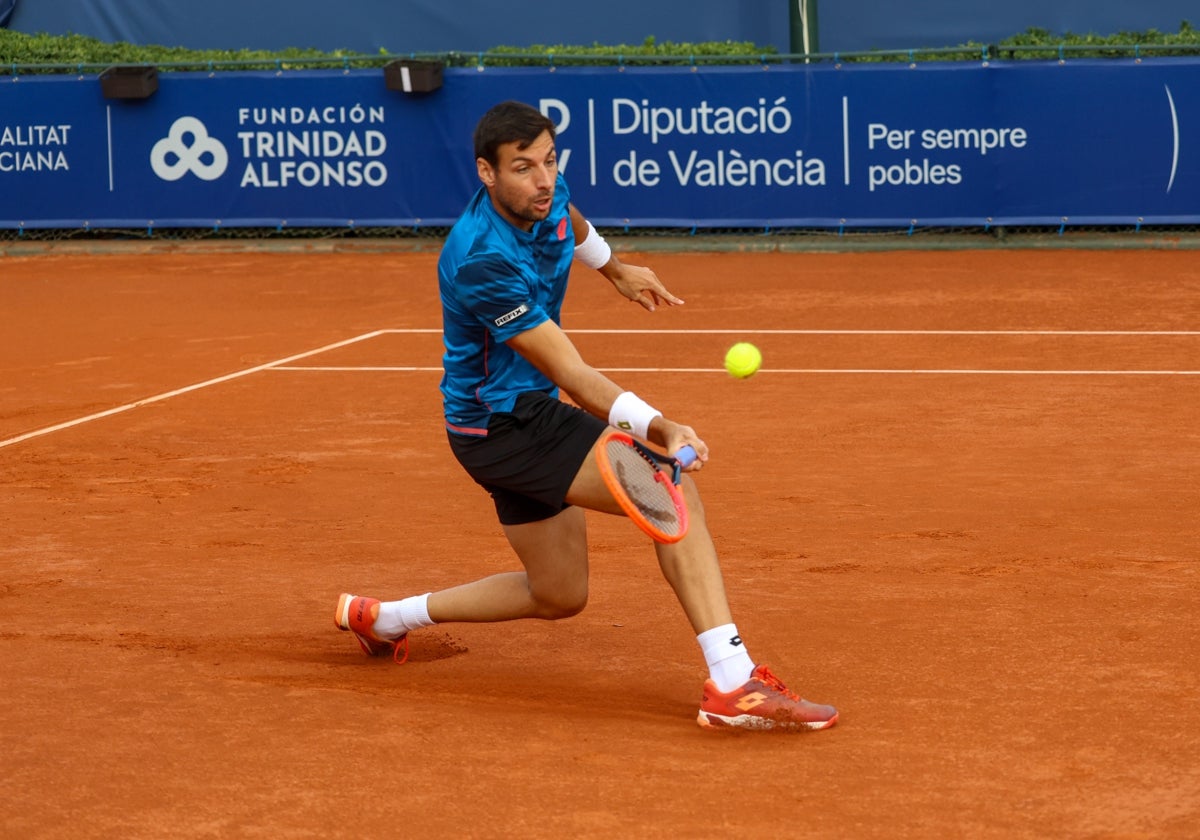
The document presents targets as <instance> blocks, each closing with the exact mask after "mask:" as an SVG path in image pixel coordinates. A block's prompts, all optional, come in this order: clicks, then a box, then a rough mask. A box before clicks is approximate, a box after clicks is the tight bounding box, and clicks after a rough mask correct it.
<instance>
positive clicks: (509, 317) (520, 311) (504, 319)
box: [492, 303, 529, 327]
mask: <svg viewBox="0 0 1200 840" xmlns="http://www.w3.org/2000/svg"><path fill="white" fill-rule="evenodd" d="M528 311H529V306H528V304H524V303H522V304H521V305H520V306H518V307H517V308H516V309H514V310H513V311H512V312H508V313H505V314H504V315H501V316H500V317H499V318H497V319H496V320H494V321H492V323H493V324H495V325H496V326H497V327H503V326H504V325H505V324H507V323H508V322H509V321H515V320H516V319H517V318H520V317H521V316H522V315H524V314H525V313H526V312H528Z"/></svg>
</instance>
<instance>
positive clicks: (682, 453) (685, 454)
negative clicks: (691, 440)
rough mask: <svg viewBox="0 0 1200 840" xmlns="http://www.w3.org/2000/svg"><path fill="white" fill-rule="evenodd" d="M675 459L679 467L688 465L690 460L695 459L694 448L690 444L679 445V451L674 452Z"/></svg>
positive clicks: (690, 462) (690, 463)
mask: <svg viewBox="0 0 1200 840" xmlns="http://www.w3.org/2000/svg"><path fill="white" fill-rule="evenodd" d="M675 460H676V461H678V462H679V466H681V467H690V466H691V465H692V462H693V461H695V460H696V450H695V449H694V448H693V447H692V445H691V444H688V445H686V446H681V447H680V448H679V451H678V452H676V453H675Z"/></svg>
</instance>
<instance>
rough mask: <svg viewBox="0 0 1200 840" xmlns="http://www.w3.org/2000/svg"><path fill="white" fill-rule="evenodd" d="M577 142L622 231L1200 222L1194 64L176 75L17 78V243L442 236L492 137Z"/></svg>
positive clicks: (1, 98)
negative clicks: (177, 231) (41, 239)
mask: <svg viewBox="0 0 1200 840" xmlns="http://www.w3.org/2000/svg"><path fill="white" fill-rule="evenodd" d="M503 99H521V100H524V101H526V102H530V103H531V104H534V105H536V106H538V107H540V108H541V109H542V110H543V112H544V113H546V114H547V115H549V116H550V117H551V118H552V119H553V120H554V121H555V123H556V124H557V125H558V127H559V144H558V145H559V154H560V161H561V165H562V167H563V170H564V172H565V174H566V176H567V179H568V181H569V183H570V185H571V189H572V195H573V197H574V200H575V202H576V204H578V205H579V206H580V208H581V209H582V210H583V211H584V212H585V214H587V215H588V216H589V217H590V218H591V219H592V220H593V222H594V223H596V224H597V225H603V226H630V227H643V226H669V227H680V226H685V227H764V228H781V227H842V226H845V227H863V226H897V225H902V226H911V225H916V226H984V225H1011V224H1054V225H1060V224H1067V225H1087V224H1128V225H1134V224H1172V223H1195V222H1196V221H1197V220H1200V155H1197V154H1196V153H1195V148H1196V142H1195V140H1194V139H1193V137H1194V134H1193V132H1194V131H1195V130H1196V128H1195V126H1196V118H1197V115H1198V114H1200V61H1197V60H1192V59H1167V58H1163V59H1156V60H1153V61H1135V60H1129V61H1100V60H1097V61H1082V60H1081V61H1070V62H1066V63H1059V62H996V63H992V65H991V66H986V65H980V64H974V65H967V64H963V63H929V64H918V65H913V66H909V65H890V64H874V65H856V66H848V65H847V66H835V65H829V64H822V65H811V66H806V65H767V66H754V67H719V68H718V67H713V68H699V67H696V68H692V67H679V68H631V67H625V68H617V67H603V68H520V69H516V68H513V69H499V68H487V69H482V70H477V69H474V68H452V69H447V70H446V72H445V81H444V85H443V87H442V88H441V89H439V90H437V91H434V92H432V93H426V94H417V95H413V94H405V93H401V92H398V91H393V90H389V89H388V88H387V87H386V86H385V84H384V81H383V74H382V72H381V71H378V70H337V71H281V72H236V73H235V72H229V73H225V72H221V73H163V74H161V75H160V76H159V87H158V90H157V92H156V93H154V94H153V95H152V96H150V97H149V98H146V99H141V100H115V99H112V100H110V99H105V98H104V97H103V95H102V93H101V89H100V84H99V82H98V81H97V78H96V77H95V76H79V77H69V78H62V77H28V76H27V77H13V78H11V79H4V80H0V195H2V196H3V197H4V201H3V204H2V209H0V227H6V228H21V227H26V228H35V227H63V228H71V227H93V228H95V227H137V228H141V227H150V228H154V227H224V226H269V227H280V226H292V227H328V226H441V225H448V224H450V223H452V222H453V220H454V219H455V218H456V217H457V215H458V213H459V212H460V210H461V209H462V207H463V205H464V204H465V202H466V201H467V199H468V198H469V197H470V195H471V194H472V193H473V192H474V190H475V189H476V187H477V186H478V181H477V178H476V175H475V167H474V162H473V159H472V158H473V155H472V149H471V133H472V130H473V128H474V124H475V121H476V120H477V119H478V117H479V115H480V114H482V113H483V111H485V110H486V109H487V108H488V107H489V106H490V105H492V104H493V103H495V102H497V101H500V100H503Z"/></svg>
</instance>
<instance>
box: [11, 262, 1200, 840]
mask: <svg viewBox="0 0 1200 840" xmlns="http://www.w3.org/2000/svg"><path fill="white" fill-rule="evenodd" d="M637 259H638V260H640V261H643V262H646V263H648V264H651V265H653V266H654V267H655V268H656V269H657V271H658V273H659V275H660V276H661V277H662V278H663V279H664V281H665V282H666V283H667V285H668V287H669V288H671V289H672V291H674V292H676V293H677V294H679V295H680V296H681V297H683V298H684V299H686V301H687V304H686V305H685V306H683V307H679V308H673V309H662V310H660V311H658V312H655V313H647V312H644V311H642V310H641V309H640V308H638V307H636V306H634V305H633V304H630V303H627V302H625V301H624V300H623V299H621V298H620V297H619V296H617V295H616V294H615V293H613V292H612V291H611V289H610V288H609V287H608V285H607V283H605V281H604V280H603V279H602V278H600V277H599V275H595V274H591V273H589V272H587V271H586V270H585V269H580V270H578V271H577V274H576V277H575V279H574V282H573V288H572V291H571V293H570V295H569V296H568V299H567V307H566V313H565V324H564V325H565V326H566V327H567V329H568V330H569V331H570V332H571V334H572V335H573V337H574V339H575V341H576V342H577V344H578V346H579V347H580V349H581V350H582V352H583V354H584V356H585V357H586V358H588V359H589V360H590V361H591V362H592V363H593V364H594V365H595V366H596V367H598V368H601V369H603V370H606V371H608V372H609V373H610V375H611V376H612V377H613V378H614V379H616V380H617V381H618V382H621V383H622V384H624V385H625V386H626V387H629V388H631V389H633V390H636V391H637V392H638V393H640V394H641V395H642V396H644V397H645V398H646V399H647V400H648V401H650V402H651V403H653V404H655V405H657V406H659V407H660V408H662V409H664V411H665V412H666V413H667V414H668V415H670V416H673V417H675V418H677V419H679V420H682V421H684V422H688V423H690V424H691V425H693V426H694V427H695V428H696V429H697V431H698V432H699V433H700V434H701V435H702V436H703V437H704V438H705V439H706V440H707V442H708V443H709V445H710V447H711V450H712V460H711V461H710V463H709V464H708V466H707V467H706V468H705V470H704V471H703V472H702V473H701V474H700V475H699V476H698V478H697V480H698V482H699V485H700V487H701V492H702V494H703V495H704V498H705V504H706V508H707V511H708V516H709V520H710V523H711V526H712V528H713V531H714V533H715V535H716V539H717V544H718V548H719V550H720V551H721V554H722V557H723V562H724V565H725V570H726V576H727V584H728V587H729V590H730V594H731V600H732V603H733V607H734V614H735V616H736V619H737V621H738V626H739V629H740V630H741V632H742V636H743V637H744V638H745V639H746V641H747V643H748V646H749V650H750V653H751V655H752V656H754V658H755V659H756V660H758V661H761V662H766V663H768V664H770V665H772V666H773V668H774V669H775V670H776V672H777V673H778V674H779V675H780V676H781V677H783V679H784V680H786V681H787V682H788V683H789V684H790V685H791V687H793V688H795V689H797V690H799V691H800V692H801V693H803V694H804V695H805V696H807V697H809V698H810V699H813V700H816V701H819V702H826V703H832V704H834V705H836V706H838V708H839V710H840V712H841V721H840V723H839V725H838V726H837V727H835V728H834V729H831V730H828V731H825V732H819V733H813V734H810V735H800V736H775V735H764V734H743V733H728V732H726V733H721V732H708V731H703V730H701V729H700V728H699V727H698V726H696V724H695V722H694V718H695V714H696V709H697V705H698V702H699V699H700V689H701V683H702V681H703V679H704V676H705V672H704V663H703V658H702V656H701V654H700V651H699V648H698V646H697V645H696V642H695V640H694V637H693V634H692V632H691V629H690V628H689V627H688V625H687V622H686V621H685V620H684V618H683V616H682V613H681V611H680V610H679V609H678V607H677V606H676V604H675V602H674V600H673V598H672V596H671V594H670V592H669V590H668V588H667V585H666V583H665V582H664V581H663V580H662V578H661V576H660V574H659V572H658V569H657V565H656V563H655V561H654V559H653V554H652V551H651V549H650V545H649V543H648V541H647V539H646V538H645V537H643V536H642V535H641V532H639V531H637V530H636V529H635V528H634V527H633V526H632V525H631V524H630V523H629V522H627V521H625V520H623V519H617V518H605V517H601V516H599V515H597V516H595V517H593V518H591V519H589V531H590V536H591V544H592V546H593V554H592V589H591V598H590V603H589V605H588V608H587V609H586V610H585V611H584V612H583V613H582V614H581V615H579V616H577V617H575V618H573V619H569V620H567V621H562V622H557V623H538V622H518V623H510V624H504V625H489V626H485V625H446V626H441V627H435V628H430V629H428V630H425V631H421V632H419V633H416V634H413V635H412V637H411V640H412V641H411V644H412V654H411V660H410V661H409V663H408V664H406V665H403V666H397V665H394V664H392V663H391V662H389V661H380V660H372V659H368V658H366V657H364V656H363V655H362V654H361V653H360V652H359V650H358V647H357V645H356V644H355V643H354V641H353V639H352V638H351V637H350V635H349V634H346V633H340V632H338V631H337V630H336V629H335V628H334V625H333V621H332V619H333V607H334V604H335V601H336V599H337V596H338V593H339V592H341V591H343V590H346V591H351V592H356V593H360V594H370V595H374V596H377V597H384V598H394V597H400V596H403V595H408V594H414V593H419V592H424V591H429V590H432V589H438V588H441V587H444V586H447V585H450V584H454V583H458V582H461V581H464V580H467V579H471V578H474V577H478V576H482V575H485V574H489V573H492V572H495V571H500V570H506V569H510V568H513V567H514V565H515V562H516V561H515V559H514V557H513V556H512V555H511V553H510V551H509V549H508V548H507V545H506V543H505V542H504V540H503V537H502V535H501V532H500V529H499V527H498V526H497V525H496V523H495V520H494V516H493V513H492V509H491V503H490V500H489V499H488V498H487V497H486V495H485V494H484V493H483V492H482V491H481V490H479V489H477V488H476V487H475V486H474V485H473V484H472V483H471V482H470V480H469V479H467V478H466V476H465V474H464V473H462V471H461V469H460V468H459V467H458V465H457V463H456V462H455V461H454V460H453V458H452V456H451V454H450V452H449V449H448V447H447V445H446V442H445V437H444V432H443V430H442V423H441V415H440V397H439V394H438V389H437V385H438V380H439V371H438V366H439V363H440V352H441V345H440V334H439V331H438V329H439V312H438V308H437V295H436V284H435V272H434V265H435V261H436V253H434V252H432V251H429V252H417V253H400V252H392V251H387V250H378V251H362V250H359V251H348V250H339V249H337V248H326V249H324V250H318V249H316V248H308V249H305V248H303V247H297V248H294V249H291V250H289V251H286V252H277V253H264V252H255V251H249V250H246V251H232V252H220V251H215V252H214V251H210V252H205V251H200V250H189V249H180V250H175V251H166V252H158V251H155V250H154V249H150V248H146V249H145V252H142V253H132V254H131V253H123V254H121V253H119V254H107V255H104V254H81V253H64V252H61V251H59V250H55V249H50V250H49V252H48V253H44V254H36V255H21V254H18V255H12V254H10V255H8V256H4V257H0V292H2V300H3V314H4V317H3V332H2V334H0V501H2V507H3V526H2V527H3V535H4V538H3V540H2V541H0V674H2V677H0V684H2V692H0V785H2V789H3V794H2V796H0V835H2V836H4V837H6V838H73V839H74V838H109V837H121V838H166V837H172V838H226V837H272V838H274V837H356V838H375V837H380V838H382V837H413V838H417V837H430V838H459V837H470V838H508V837H514V838H622V837H659V836H665V837H688V838H711V837H739V838H757V837H767V836H772V837H788V838H1012V837H1020V838H1186V837H1194V836H1196V832H1197V830H1198V827H1200V704H1198V703H1197V690H1198V688H1200V666H1198V665H1197V663H1198V662H1200V629H1198V621H1197V618H1198V616H1200V607H1198V606H1197V595H1198V592H1200V579H1198V577H1197V553H1198V547H1200V539H1198V538H1197V514H1198V512H1200V489H1198V482H1197V477H1198V476H1200V421H1198V410H1200V262H1198V261H1197V256H1196V253H1195V252H1194V251H1174V252H1172V251H1163V250H1155V251H1112V252H1103V251H1094V252H1087V251H1016V250H1012V251H1010V250H995V251H956V252H924V253H922V252H913V251H896V252H890V253H870V254H868V253H844V254H799V253H797V254H786V253H757V254H756V253H715V254H714V253H706V254H679V253H654V254H648V255H644V256H643V257H639V258H637ZM736 340H748V341H753V342H755V343H756V344H758V345H759V347H761V348H762V351H763V354H764V356H765V359H766V362H765V366H764V369H763V370H762V372H761V373H759V374H758V375H756V376H755V377H753V378H752V379H749V380H747V381H735V380H733V379H732V378H730V377H729V376H727V375H726V374H725V373H724V372H723V371H721V370H720V362H721V357H722V355H723V352H724V349H725V348H726V347H727V346H728V345H729V344H731V343H733V342H734V341H736ZM143 401H144V402H143ZM110 411H111V412H112V413H106V412H110Z"/></svg>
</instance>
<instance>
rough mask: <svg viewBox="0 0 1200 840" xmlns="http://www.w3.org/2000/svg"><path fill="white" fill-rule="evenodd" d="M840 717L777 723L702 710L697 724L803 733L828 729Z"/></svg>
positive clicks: (697, 715)
mask: <svg viewBox="0 0 1200 840" xmlns="http://www.w3.org/2000/svg"><path fill="white" fill-rule="evenodd" d="M837 719H838V716H837V715H834V716H833V717H831V718H829V719H828V720H804V721H784V722H781V721H775V720H771V719H770V718H765V717H757V716H755V715H735V716H733V717H729V716H727V715H718V714H714V713H713V712H706V711H704V710H703V709H701V710H700V711H699V712H698V713H697V714H696V723H698V724H700V726H702V727H703V728H705V729H788V730H798V731H803V732H814V731H817V730H820V729H828V728H829V727H831V726H833V725H834V724H835V723H837Z"/></svg>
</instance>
